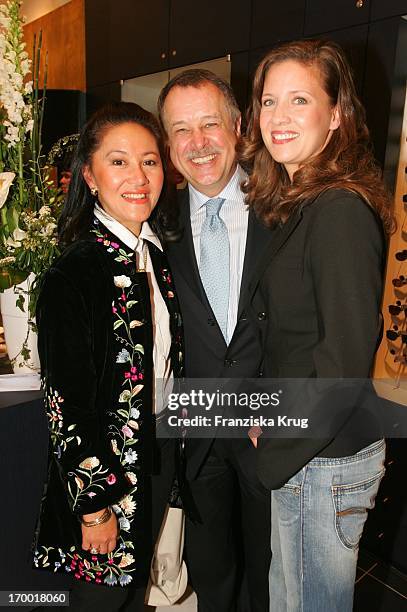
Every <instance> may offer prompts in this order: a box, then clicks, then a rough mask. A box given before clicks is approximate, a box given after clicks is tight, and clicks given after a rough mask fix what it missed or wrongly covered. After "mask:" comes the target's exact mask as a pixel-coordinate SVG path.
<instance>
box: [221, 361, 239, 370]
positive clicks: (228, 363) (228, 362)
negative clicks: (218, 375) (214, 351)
mask: <svg viewBox="0 0 407 612" xmlns="http://www.w3.org/2000/svg"><path fill="white" fill-rule="evenodd" d="M223 363H224V364H225V366H227V367H228V368H231V367H232V366H234V365H236V364H237V360H236V359H225V361H224V362H223Z"/></svg>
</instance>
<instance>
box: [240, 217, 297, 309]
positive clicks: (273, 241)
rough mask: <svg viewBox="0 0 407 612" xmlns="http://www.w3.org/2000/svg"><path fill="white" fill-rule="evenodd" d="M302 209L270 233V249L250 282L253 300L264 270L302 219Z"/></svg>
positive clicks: (264, 253)
mask: <svg viewBox="0 0 407 612" xmlns="http://www.w3.org/2000/svg"><path fill="white" fill-rule="evenodd" d="M302 215H303V213H302V209H301V210H299V211H298V213H294V214H293V215H292V216H291V217H290V218H289V219H288V220H287V221H286V222H285V223H284V225H279V226H277V227H275V228H274V229H272V230H269V232H270V240H269V242H268V248H266V250H265V251H263V256H262V257H261V258H260V259H259V260H258V263H257V266H256V268H255V269H254V270H253V274H252V276H251V279H250V281H249V285H248V289H247V293H248V297H249V298H251V296H252V295H253V293H254V291H255V289H256V287H257V285H258V283H259V280H260V279H261V277H262V275H263V272H264V270H265V269H266V268H267V266H268V265H269V263H270V261H271V260H272V259H273V257H274V256H275V255H276V254H277V253H278V251H279V250H280V249H281V247H282V246H283V245H284V244H285V243H286V242H287V240H288V238H289V237H290V236H291V234H292V233H293V231H294V230H295V228H296V227H297V225H298V224H299V223H300V221H301V219H302Z"/></svg>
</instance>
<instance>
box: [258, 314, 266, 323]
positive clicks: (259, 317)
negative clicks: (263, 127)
mask: <svg viewBox="0 0 407 612" xmlns="http://www.w3.org/2000/svg"><path fill="white" fill-rule="evenodd" d="M257 318H258V320H259V321H264V320H265V319H267V315H266V313H265V312H259V313H257Z"/></svg>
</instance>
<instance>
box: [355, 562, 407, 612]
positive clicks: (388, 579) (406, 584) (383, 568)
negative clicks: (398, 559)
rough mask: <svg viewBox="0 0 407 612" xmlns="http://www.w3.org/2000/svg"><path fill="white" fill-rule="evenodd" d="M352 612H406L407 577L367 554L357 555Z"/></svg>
mask: <svg viewBox="0 0 407 612" xmlns="http://www.w3.org/2000/svg"><path fill="white" fill-rule="evenodd" d="M358 565H359V567H358V573H357V577H356V588H355V604H354V608H353V609H354V612H366V611H369V612H406V611H407V576H406V575H405V574H402V573H401V572H399V571H398V570H397V569H395V568H394V567H390V566H388V565H386V564H384V563H382V562H381V561H380V560H378V559H377V558H376V557H374V556H372V555H370V554H369V553H367V552H366V551H361V553H360V555H359V564H358Z"/></svg>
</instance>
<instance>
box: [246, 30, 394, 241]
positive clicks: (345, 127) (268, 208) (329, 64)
mask: <svg viewBox="0 0 407 612" xmlns="http://www.w3.org/2000/svg"><path fill="white" fill-rule="evenodd" d="M286 60H293V61H296V62H300V63H301V64H304V65H305V66H309V67H310V68H314V69H317V71H319V73H320V74H321V79H322V87H323V89H324V90H325V92H326V93H327V94H328V96H329V98H330V101H331V104H332V107H334V106H337V108H338V110H339V115H340V122H341V123H340V126H339V127H338V129H336V130H334V131H333V132H332V136H331V138H330V140H329V142H328V144H327V145H326V147H325V148H324V149H323V150H322V151H321V153H319V154H318V155H316V156H315V157H313V158H312V159H310V160H309V161H307V162H306V163H304V164H303V165H302V166H301V167H300V168H299V169H298V170H297V171H296V172H295V173H294V176H293V180H292V182H291V181H290V179H289V177H288V174H287V172H286V170H285V168H284V166H283V164H280V163H278V162H276V161H274V160H273V158H272V157H271V155H270V153H269V152H268V150H267V148H266V146H265V144H264V142H263V139H262V136H261V131H260V125H259V116H260V110H261V97H262V94H263V86H264V81H265V78H266V74H267V72H268V70H269V69H270V67H271V66H272V65H273V64H276V63H278V62H283V61H286ZM246 134H247V135H246V137H245V138H244V139H243V141H242V143H241V145H240V146H239V150H238V154H239V159H240V162H241V163H242V165H243V166H245V167H246V168H248V170H249V175H250V176H249V181H248V182H247V183H246V184H245V185H244V186H243V190H244V192H245V193H246V201H247V203H248V204H249V205H250V206H251V207H252V208H253V209H254V211H255V212H256V214H257V215H258V216H259V217H260V218H261V219H262V220H263V221H264V222H265V223H266V224H267V225H270V226H273V225H275V224H276V223H279V222H285V221H286V220H287V219H288V218H289V217H290V216H291V215H292V214H293V213H294V211H296V210H297V209H298V208H299V207H300V206H301V205H302V204H303V203H304V202H306V201H310V200H312V199H314V198H315V197H316V196H318V195H319V194H320V193H322V192H323V191H325V190H327V189H331V188H341V189H348V190H350V191H353V192H355V193H357V194H359V195H360V196H361V197H362V198H363V199H364V200H365V201H366V202H367V203H368V204H369V205H370V206H371V207H372V208H373V209H375V210H376V211H377V214H378V216H379V217H380V218H381V220H382V222H383V227H384V230H385V231H386V233H390V232H391V231H392V230H393V229H394V218H393V213H392V206H391V200H390V198H389V195H388V193H387V191H386V189H385V186H384V184H383V181H382V178H381V169H380V167H379V166H378V164H377V163H376V161H375V159H374V156H373V153H372V148H371V144H370V139H369V131H368V128H367V126H366V121H365V111H364V108H363V106H362V104H361V102H360V100H359V99H358V96H357V94H356V90H355V85H354V83H353V79H352V74H351V70H350V67H349V64H348V62H347V60H346V58H345V56H344V53H343V51H342V49H341V48H340V47H339V46H338V45H337V44H336V43H333V42H330V41H323V40H301V41H297V42H291V43H285V44H283V45H281V46H279V47H277V48H275V49H273V50H272V51H270V52H269V53H268V54H267V55H266V57H265V58H264V59H263V60H262V62H261V63H260V65H259V66H258V68H257V70H256V74H255V76H254V83H253V96H252V102H251V106H250V108H249V111H248V125H247V132H246Z"/></svg>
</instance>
